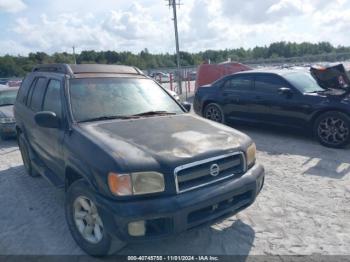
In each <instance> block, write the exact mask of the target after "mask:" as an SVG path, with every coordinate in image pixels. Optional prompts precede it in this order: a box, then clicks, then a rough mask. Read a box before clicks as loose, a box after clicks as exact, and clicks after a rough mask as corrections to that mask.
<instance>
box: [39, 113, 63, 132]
mask: <svg viewBox="0 0 350 262" xmlns="http://www.w3.org/2000/svg"><path fill="white" fill-rule="evenodd" d="M34 120H35V123H36V124H37V125H38V126H41V127H46V128H59V127H60V120H59V118H58V117H57V116H56V113H54V112H50V111H42V112H38V113H36V114H35V116H34Z"/></svg>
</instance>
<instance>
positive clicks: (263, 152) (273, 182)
mask: <svg viewBox="0 0 350 262" xmlns="http://www.w3.org/2000/svg"><path fill="white" fill-rule="evenodd" d="M238 129H239V130H241V131H243V132H245V133H247V134H248V135H250V136H251V137H252V138H253V140H254V141H255V142H256V144H257V148H258V154H257V158H258V161H259V162H261V163H262V164H264V166H265V169H266V180H265V187H264V189H263V191H262V193H261V194H260V195H259V197H258V198H257V200H256V202H255V203H254V204H253V205H252V206H250V207H249V208H248V209H246V210H244V211H243V212H241V213H239V214H238V215H236V216H232V217H230V218H228V219H226V220H224V221H221V222H219V223H217V224H215V225H212V226H204V227H201V228H198V229H195V230H192V231H190V232H186V233H183V234H181V235H179V236H177V237H173V238H170V239H166V240H163V241H155V242H148V243H142V244H133V245H129V246H127V247H126V248H124V249H123V250H122V251H121V252H120V253H121V254H150V255H155V254H172V255H174V254H216V255H220V254H239V255H247V254H274V255H275V254H278V255H290V254H329V255H350V208H349V207H350V149H343V150H336V149H329V148H325V147H323V146H321V145H319V144H318V143H317V141H313V140H312V139H310V138H308V137H305V136H303V135H300V134H294V133H293V132H286V130H271V128H263V129H262V128H259V127H247V126H239V127H238ZM0 200H1V201H0V210H1V212H0V221H1V223H0V255H12V254H35V255H38V254H40V255H44V254H82V251H81V250H80V249H79V248H78V247H77V245H76V244H75V242H74V241H73V239H72V237H71V235H70V233H69V231H68V227H67V225H66V222H65V217H64V207H63V204H64V192H63V191H62V190H58V189H55V188H54V187H52V186H51V185H50V184H49V183H48V182H47V181H46V180H45V179H43V178H31V177H29V176H27V175H26V173H25V171H24V167H23V164H22V160H21V157H20V153H19V151H18V147H17V145H16V142H15V141H0Z"/></svg>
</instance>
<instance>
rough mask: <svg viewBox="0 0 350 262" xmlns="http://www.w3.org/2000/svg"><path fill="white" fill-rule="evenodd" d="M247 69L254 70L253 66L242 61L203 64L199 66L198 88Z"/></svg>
mask: <svg viewBox="0 0 350 262" xmlns="http://www.w3.org/2000/svg"><path fill="white" fill-rule="evenodd" d="M247 70H252V68H251V67H249V66H246V65H243V64H240V63H223V64H202V65H200V66H199V67H198V72H197V79H196V90H197V88H198V87H201V86H204V85H208V84H211V83H213V82H214V81H216V80H218V79H220V78H221V77H223V76H225V75H231V74H234V73H237V72H241V71H247Z"/></svg>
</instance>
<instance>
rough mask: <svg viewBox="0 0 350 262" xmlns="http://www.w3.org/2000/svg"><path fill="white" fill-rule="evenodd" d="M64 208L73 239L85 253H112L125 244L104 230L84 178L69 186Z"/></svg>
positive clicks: (92, 196) (99, 254) (101, 219)
mask: <svg viewBox="0 0 350 262" xmlns="http://www.w3.org/2000/svg"><path fill="white" fill-rule="evenodd" d="M65 209H66V220H67V224H68V227H69V230H70V232H71V234H72V236H73V239H74V240H75V242H76V243H77V244H78V246H79V247H80V248H81V249H82V250H84V251H85V252H86V253H87V254H89V255H92V256H106V255H112V254H114V253H115V252H117V251H118V250H120V249H122V248H123V247H124V246H125V243H124V242H122V241H120V240H119V239H116V238H115V237H112V236H111V235H110V234H109V233H108V232H106V229H105V227H104V224H103V217H100V215H99V212H98V208H97V206H96V199H95V196H94V193H93V191H92V190H91V189H90V186H89V185H88V183H86V182H85V181H84V180H78V181H76V182H74V183H73V184H72V185H71V186H70V187H69V189H68V191H67V194H66V201H65Z"/></svg>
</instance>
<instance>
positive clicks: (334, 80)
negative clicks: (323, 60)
mask: <svg viewBox="0 0 350 262" xmlns="http://www.w3.org/2000/svg"><path fill="white" fill-rule="evenodd" d="M310 72H311V75H312V76H313V77H314V78H315V79H316V80H317V82H318V84H319V85H320V86H321V87H323V88H325V89H342V90H345V91H347V92H349V91H350V79H349V76H348V74H347V73H346V71H345V68H344V66H343V64H339V65H335V66H330V67H311V69H310Z"/></svg>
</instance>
